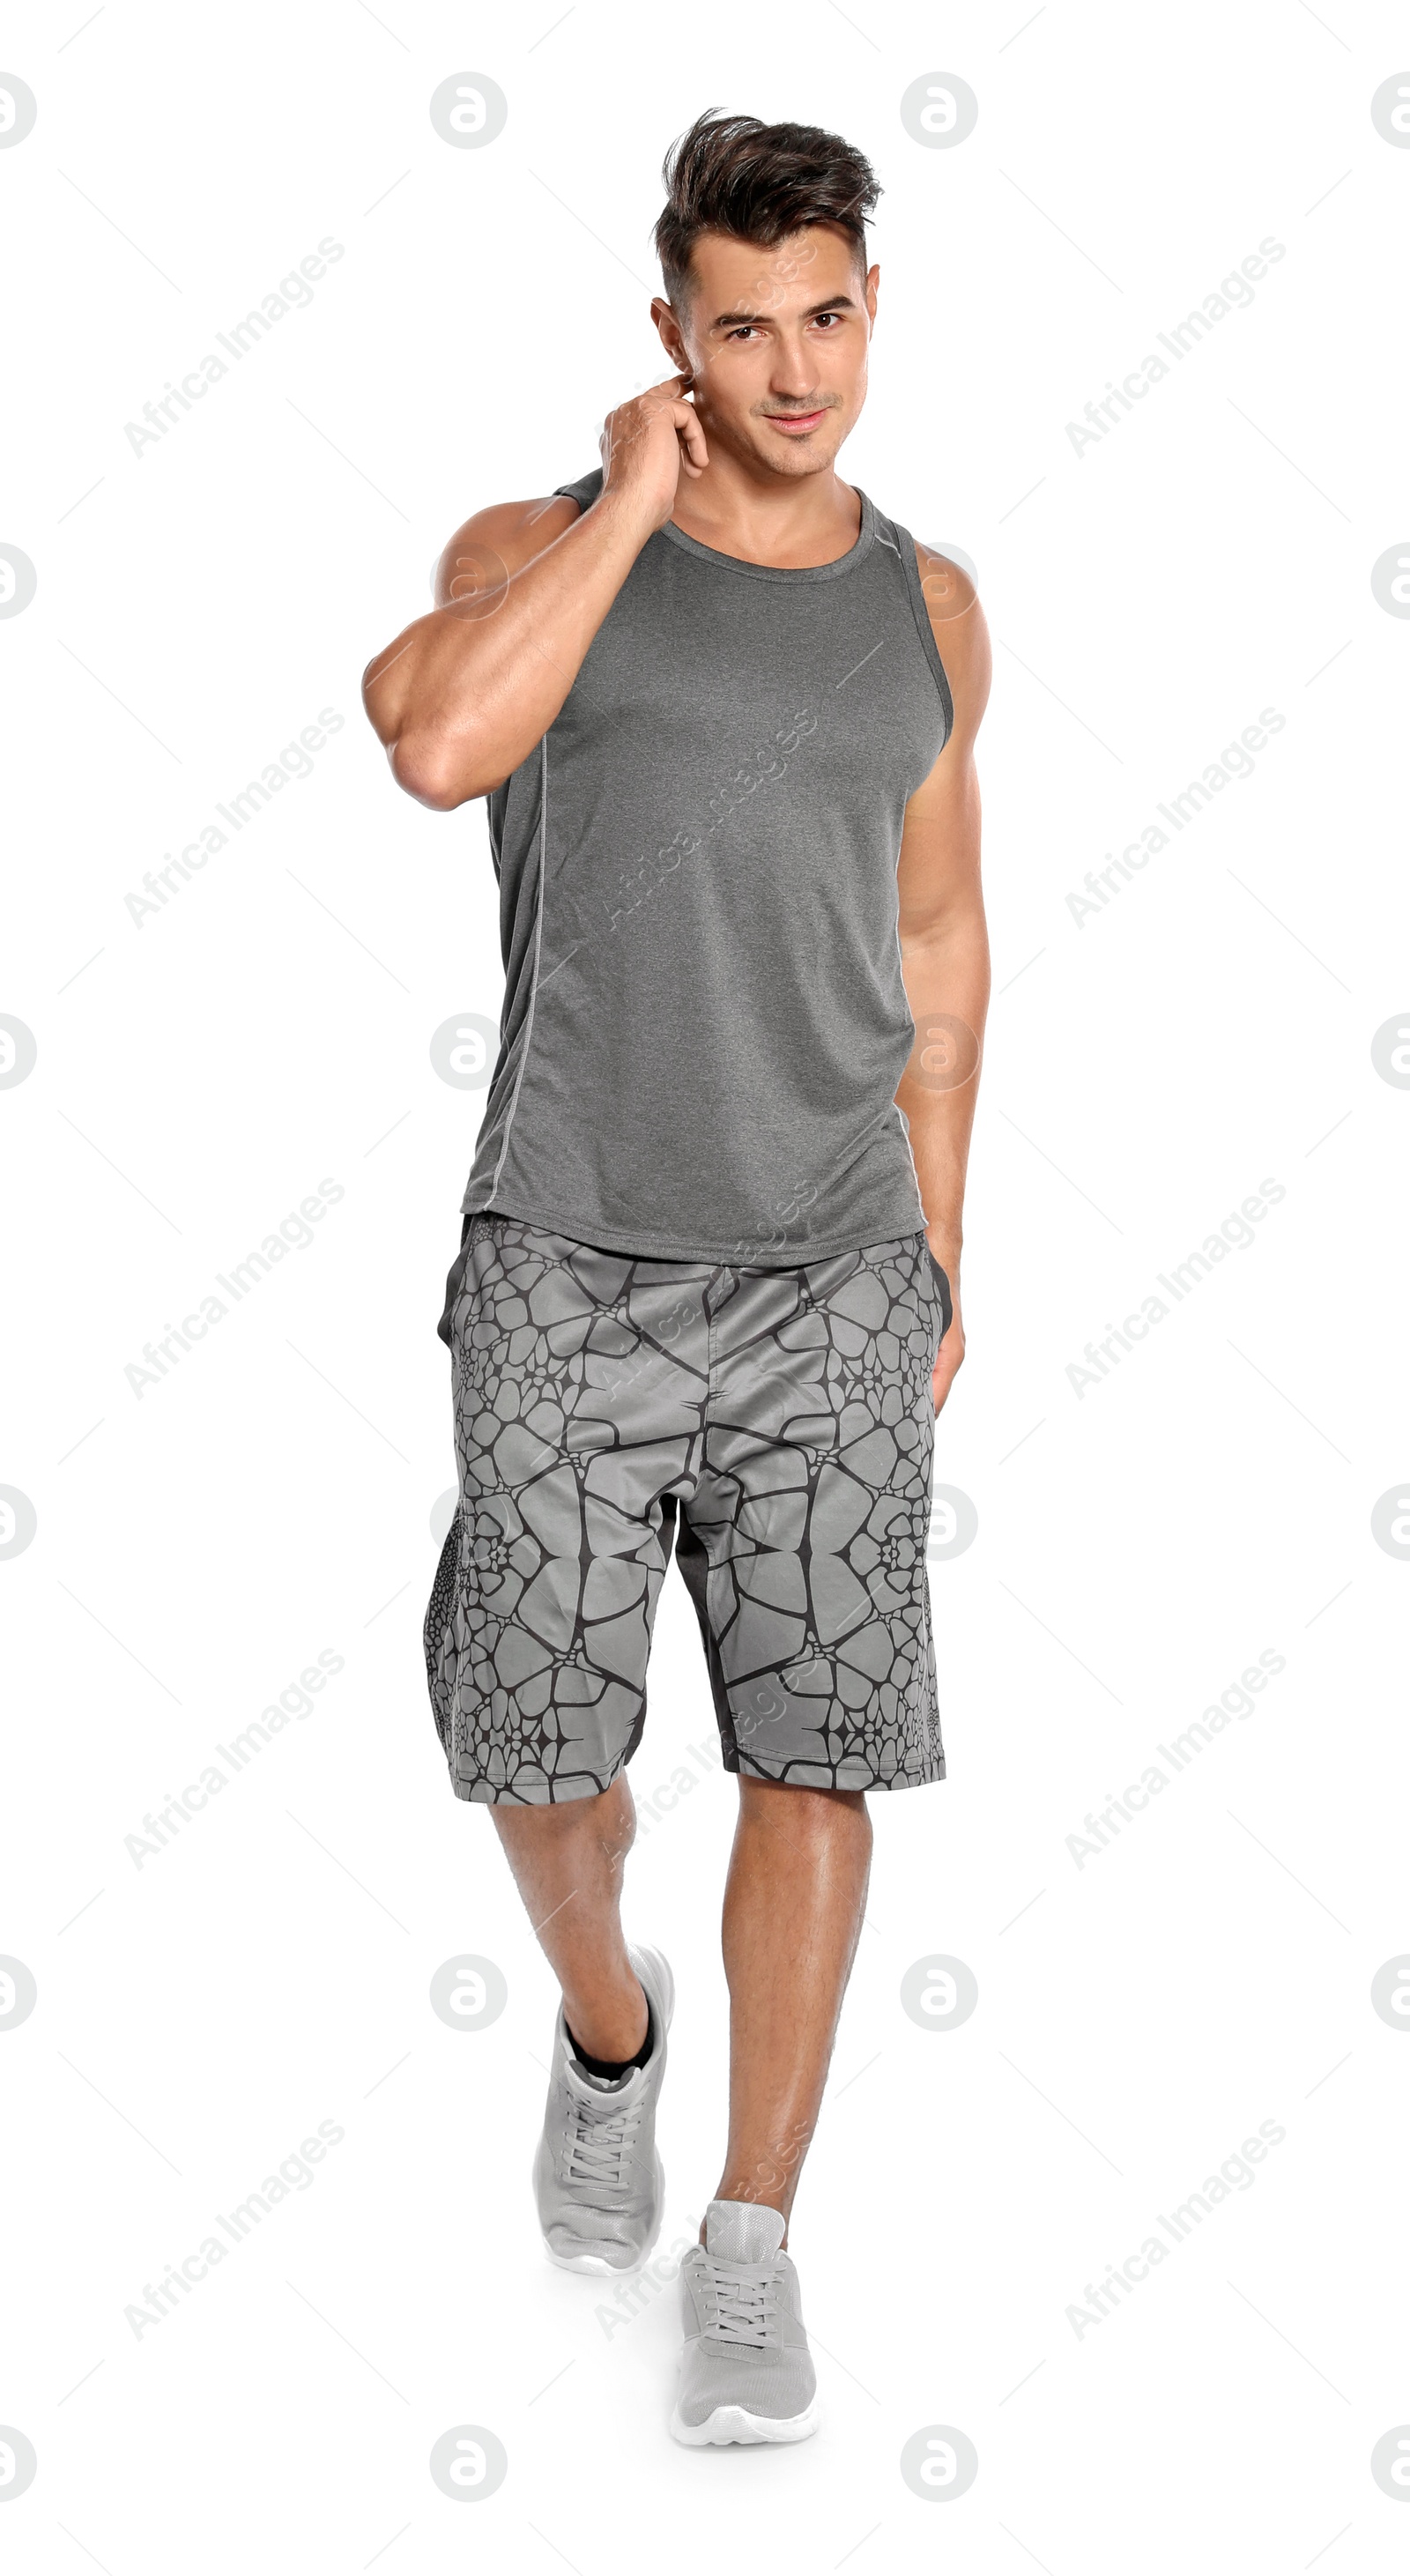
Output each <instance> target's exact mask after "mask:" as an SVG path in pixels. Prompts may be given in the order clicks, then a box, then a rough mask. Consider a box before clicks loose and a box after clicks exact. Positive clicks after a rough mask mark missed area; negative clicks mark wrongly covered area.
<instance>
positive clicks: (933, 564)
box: [911, 537, 979, 636]
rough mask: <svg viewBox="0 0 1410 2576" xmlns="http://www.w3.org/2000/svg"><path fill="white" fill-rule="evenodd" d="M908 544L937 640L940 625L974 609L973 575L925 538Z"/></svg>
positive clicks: (975, 591) (914, 538) (976, 593)
mask: <svg viewBox="0 0 1410 2576" xmlns="http://www.w3.org/2000/svg"><path fill="white" fill-rule="evenodd" d="M911 543H912V545H913V546H914V547H915V550H916V569H917V571H918V572H919V574H920V586H921V591H922V593H923V595H924V599H925V604H926V607H927V608H928V610H929V611H930V623H931V625H932V626H933V627H935V628H936V631H937V636H938V631H939V628H940V627H941V626H942V625H944V624H947V623H948V622H949V621H950V620H951V619H952V618H956V617H963V616H964V615H965V614H966V612H967V611H968V610H969V609H971V608H973V607H975V606H976V604H977V602H978V598H979V593H978V590H977V589H976V587H975V583H974V577H973V575H972V573H970V572H969V570H968V569H967V567H966V566H965V565H964V564H962V563H961V562H960V561H959V559H958V557H957V556H955V555H947V554H946V553H945V552H944V550H943V548H942V547H940V546H932V545H929V544H927V542H926V540H925V538H924V537H913V538H912V539H911Z"/></svg>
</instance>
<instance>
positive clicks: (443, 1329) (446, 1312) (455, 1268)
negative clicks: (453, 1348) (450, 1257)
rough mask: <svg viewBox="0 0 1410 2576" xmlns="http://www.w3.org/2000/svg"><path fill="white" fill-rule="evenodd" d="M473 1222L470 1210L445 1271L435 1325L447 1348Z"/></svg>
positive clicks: (467, 1258)
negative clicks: (442, 1295)
mask: <svg viewBox="0 0 1410 2576" xmlns="http://www.w3.org/2000/svg"><path fill="white" fill-rule="evenodd" d="M474 1223H475V1216H474V1213H473V1212H472V1213H471V1214H470V1215H468V1216H467V1217H466V1218H465V1220H464V1222H463V1224H462V1225H461V1229H460V1250H459V1251H458V1252H457V1254H456V1256H455V1259H454V1261H453V1262H452V1263H451V1265H450V1268H449V1270H448V1271H447V1273H446V1300H445V1304H444V1306H443V1307H442V1308H441V1320H440V1322H439V1323H438V1324H437V1326H436V1331H437V1333H438V1334H439V1336H440V1338H441V1340H442V1341H443V1342H444V1343H445V1346H446V1348H447V1350H449V1348H450V1319H451V1317H452V1315H453V1314H454V1312H455V1306H456V1300H457V1298H458V1297H459V1295H460V1291H461V1289H462V1288H463V1287H464V1285H465V1266H466V1263H467V1262H468V1260H469V1258H470V1236H471V1231H472V1229H473V1227H474Z"/></svg>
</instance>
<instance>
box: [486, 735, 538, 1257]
mask: <svg viewBox="0 0 1410 2576" xmlns="http://www.w3.org/2000/svg"><path fill="white" fill-rule="evenodd" d="M538 840H539V866H538V881H537V884H536V885H535V888H534V963H533V970H532V972H531V974H530V977H529V1007H528V1010H527V1011H526V1012H525V1014H524V1038H523V1049H522V1052H521V1054H520V1057H519V1070H518V1072H517V1073H516V1075H515V1076H514V1089H513V1091H512V1092H511V1094H510V1099H509V1107H508V1109H507V1110H506V1111H505V1115H504V1134H503V1136H502V1137H501V1138H500V1145H499V1153H498V1155H497V1157H496V1160H495V1167H494V1179H493V1180H492V1181H491V1183H490V1194H489V1198H488V1200H487V1201H486V1205H487V1206H488V1207H493V1206H494V1201H495V1192H496V1191H497V1189H498V1188H499V1177H500V1174H501V1172H502V1171H503V1170H504V1163H505V1157H506V1155H507V1154H508V1152H509V1139H510V1136H511V1135H512V1133H513V1130H514V1113H515V1111H516V1109H517V1108H518V1106H519V1094H520V1092H521V1091H522V1089H523V1087H524V1074H525V1071H526V1069H527V1067H528V1062H529V1048H530V1046H531V1045H532V1044H533V1036H534V1005H535V1004H536V1002H537V1001H538V997H539V960H540V958H541V957H542V955H543V870H544V859H545V856H546V854H547V849H548V735H547V734H546V733H545V734H544V736H543V739H542V741H541V742H540V744H539V833H538Z"/></svg>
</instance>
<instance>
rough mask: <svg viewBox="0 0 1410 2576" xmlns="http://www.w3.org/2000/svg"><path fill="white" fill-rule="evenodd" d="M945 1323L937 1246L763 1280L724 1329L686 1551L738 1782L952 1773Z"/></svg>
mask: <svg viewBox="0 0 1410 2576" xmlns="http://www.w3.org/2000/svg"><path fill="white" fill-rule="evenodd" d="M944 1321H945V1316H944V1311H943V1302H942V1297H941V1292H940V1285H939V1274H938V1272H937V1271H936V1268H935V1265H934V1263H933V1262H932V1261H931V1260H930V1257H929V1255H928V1253H927V1251H926V1249H925V1240H924V1237H923V1236H922V1235H917V1236H915V1237H914V1238H907V1239H905V1240H903V1241H901V1242H898V1243H890V1244H875V1245H869V1246H868V1247H867V1248H866V1249H865V1250H863V1251H861V1252H855V1253H846V1254H841V1255H839V1256H838V1257H837V1258H836V1259H834V1260H831V1261H826V1262H819V1263H816V1264H813V1265H812V1266H811V1267H809V1268H808V1269H806V1270H800V1271H792V1272H787V1273H779V1272H759V1271H752V1272H750V1271H746V1272H744V1273H742V1274H741V1277H740V1283H739V1288H738V1290H737V1292H736V1294H735V1295H734V1296H732V1297H730V1298H729V1299H728V1300H727V1302H725V1303H724V1304H723V1305H721V1306H720V1307H719V1309H718V1311H717V1312H716V1314H715V1316H714V1318H713V1321H712V1335H713V1350H712V1371H711V1390H710V1400H709V1406H708V1409H707V1417H706V1425H705V1442H704V1457H703V1460H702V1464H701V1470H700V1474H699V1477H698V1480H697V1482H696V1485H695V1488H694V1491H693V1492H692V1493H691V1494H690V1495H689V1496H687V1497H686V1498H685V1499H684V1501H683V1503H682V1506H681V1508H682V1515H683V1526H682V1529H681V1533H680V1536H679V1538H678V1541H677V1549H676V1554H677V1560H678V1562H679V1564H680V1566H681V1570H682V1573H683V1574H684V1576H685V1578H686V1581H687V1583H688V1585H689V1587H690V1589H691V1591H692V1593H693V1595H694V1598H695V1602H696V1607H697V1610H698V1611H699V1613H700V1617H701V1625H702V1629H703V1631H704V1633H705V1637H706V1650H707V1656H708V1659H709V1664H710V1672H711V1680H712V1684H713V1688H714V1693H715V1706H716V1715H717V1718H718V1721H719V1725H720V1734H721V1742H722V1748H723V1755H724V1761H725V1764H726V1767H727V1768H728V1769H730V1770H738V1771H744V1772H749V1773H753V1774H755V1775H757V1776H758V1777H760V1778H762V1779H768V1780H777V1781H786V1782H793V1783H797V1784H799V1785H804V1786H808V1787H812V1788H840V1789H870V1788H904V1787H908V1786H911V1785H919V1784H920V1783H921V1782H924V1781H929V1780H939V1779H942V1778H943V1777H944V1771H945V1756H944V1749H943V1746H942V1743H941V1736H940V1724H939V1715H938V1708H937V1699H936V1682H935V1656H934V1646H933V1642H932V1638H931V1630H930V1609H929V1593H928V1587H927V1580H926V1563H925V1550H926V1536H927V1531H928V1526H929V1516H930V1478H931V1458H932V1449H933V1441H934V1424H935V1416H934V1404H933V1398H932V1394H931V1384H930V1377H931V1370H932V1367H933V1365H934V1360H935V1353H936V1349H937V1346H938V1343H939V1339H940V1334H941V1330H942V1327H943V1323H944Z"/></svg>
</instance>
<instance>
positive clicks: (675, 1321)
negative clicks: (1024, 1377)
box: [424, 1214, 950, 1805]
mask: <svg viewBox="0 0 1410 2576" xmlns="http://www.w3.org/2000/svg"><path fill="white" fill-rule="evenodd" d="M949 1312H950V1300H949V1289H948V1283H947V1282H946V1281H945V1277H944V1273H943V1272H942V1271H941V1270H940V1269H939V1267H938V1265H937V1264H936V1263H935V1261H934V1259H933V1257H932V1256H931V1254H930V1252H929V1250H928V1247H927V1245H926V1242H925V1237H924V1235H923V1234H916V1235H914V1236H907V1237H905V1238H903V1239H902V1240H900V1241H898V1242H893V1243H884V1244H872V1245H869V1246H866V1247H864V1248H863V1249H861V1250H859V1251H852V1252H844V1253H839V1254H836V1255H834V1256H832V1257H830V1258H829V1259H826V1260H823V1261H819V1262H815V1263H812V1264H809V1265H806V1266H803V1267H799V1268H796V1269H788V1270H765V1269H760V1268H757V1267H750V1266H749V1265H748V1264H729V1263H709V1262H668V1261H655V1260H643V1259H637V1258H634V1257H632V1256H630V1255H627V1254H621V1253H613V1252H606V1251H602V1250H599V1249H595V1248H593V1247H591V1246H587V1245H583V1244H578V1243H574V1242H572V1241H570V1240H569V1239H568V1238H566V1237H565V1236H562V1235H558V1234H554V1233H551V1232H549V1231H546V1230H545V1229H544V1228H542V1227H539V1226H536V1225H533V1224H531V1223H529V1222H527V1221H526V1220H522V1219H518V1218H513V1217H504V1216H499V1215H485V1214H479V1215H476V1216H475V1217H473V1218H472V1220H471V1222H470V1226H469V1229H468V1233H467V1237H466V1241H465V1244H464V1247H463V1250H462V1252H461V1255H460V1258H459V1260H458V1262H457V1263H456V1265H455V1268H454V1269H453V1270H452V1273H451V1279H450V1282H449V1293H448V1299H447V1316H446V1320H447V1322H448V1326H449V1339H450V1345H451V1353H452V1362H453V1389H454V1405H455V1439H456V1456H457V1469H458V1479H459V1502H458V1508H457V1511H456V1514H455V1518H454V1521H453V1523H452V1526H451V1529H450V1532H449V1535H448V1536H447V1539H446V1542H445V1546H444V1548H443V1550H442V1554H441V1560H440V1564H439V1566H438V1569H437V1573H436V1578H435V1584H434V1587H433V1590H432V1595H431V1600H430V1604H429V1607H428V1609H427V1613H426V1620H425V1631H424V1638H425V1652H426V1666H427V1677H428V1682H429V1686H430V1695H431V1702H432V1708H433V1712H434V1715H435V1720H436V1726H437V1731H438V1733H439V1736H440V1740H441V1744H442V1748H443V1750H444V1752H445V1754H446V1758H447V1761H448V1764H449V1767H450V1774H451V1782H452V1786H453V1788H454V1790H455V1793H456V1795H457V1796H458V1797H460V1798H464V1799H468V1800H472V1801H482V1802H490V1803H496V1802H509V1803H521V1804H530V1805H544V1804H549V1803H553V1802H556V1801H558V1800H561V1799H565V1798H576V1797H587V1796H591V1795H593V1794H594V1793H595V1792H597V1791H600V1790H602V1789H605V1788H606V1787H607V1786H608V1785H609V1784H610V1782H611V1781H612V1780H613V1779H614V1778H615V1777H616V1776H617V1773H618V1772H619V1771H620V1770H621V1769H622V1767H623V1765H624V1764H625V1763H626V1762H628V1761H629V1760H630V1758H631V1756H632V1754H633V1753H634V1752H635V1750H636V1747H637V1745H638V1743H639V1741H640V1739H641V1733H642V1727H643V1723H644V1719H645V1713H646V1668H647V1656H648V1652H649V1648H650V1640H651V1629H652V1623H653V1619H654V1614H655V1608H656V1601H657V1598H658V1596H659V1592H660V1587H661V1583H662V1580H663V1577H664V1575H665V1572H666V1568H667V1565H668V1563H669V1561H670V1556H671V1552H672V1545H673V1542H674V1549H675V1555H676V1560H677V1563H678V1564H679V1566H680V1569H681V1572H682V1575H683V1577H684V1579H685V1582H686V1585H687V1588H688V1590H689V1591H690V1594H691V1597H692V1599H693V1601H694V1603H695V1607H696V1612H697V1615H698V1618H699V1621H700V1627H701V1634H702V1638H703V1641H704V1645H705V1653H706V1661H707V1667H708V1671H709V1676H710V1682H711V1688H712V1693H713V1697H714V1703H715V1713H716V1719H717V1722H718V1725H719V1730H720V1742H721V1754H722V1758H723V1761H724V1765H725V1768H726V1769H727V1770H731V1771H745V1772H749V1773H752V1774H754V1775H755V1776H757V1777H760V1778H764V1779H769V1780H777V1781H782V1782H790V1781H791V1782H796V1783H800V1784H805V1785H808V1786H811V1787H818V1788H842V1789H871V1788H878V1789H880V1788H885V1789H899V1788H905V1787H909V1786H912V1785H916V1784H919V1783H921V1782H924V1781H930V1780H939V1779H943V1777H944V1774H945V1756H944V1750H943V1746H942V1743H941V1735H940V1724H939V1715H938V1709H937V1700H936V1678H935V1655H934V1646H933V1642H932V1637H931V1627H930V1603H929V1592H928V1586H927V1581H926V1538H927V1533H928V1528H929V1517H930V1480H931V1460H932V1445H933V1437H934V1411H933V1401H932V1395H931V1385H930V1377H931V1370H932V1367H933V1364H934V1360H935V1353H936V1350H937V1347H938V1344H939V1341H940V1337H941V1333H942V1331H943V1329H944V1327H945V1326H946V1324H947V1323H948V1321H949Z"/></svg>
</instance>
